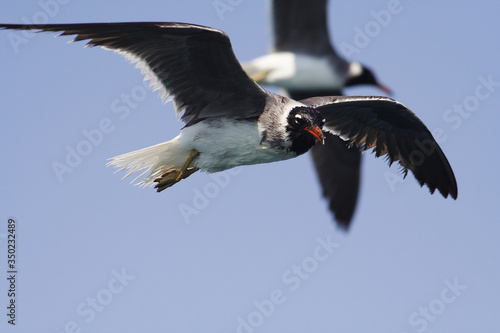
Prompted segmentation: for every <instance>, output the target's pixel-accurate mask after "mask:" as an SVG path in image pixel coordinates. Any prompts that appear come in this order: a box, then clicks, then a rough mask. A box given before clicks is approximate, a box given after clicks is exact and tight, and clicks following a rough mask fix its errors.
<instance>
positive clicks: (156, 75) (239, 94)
mask: <svg viewBox="0 0 500 333" xmlns="http://www.w3.org/2000/svg"><path fill="white" fill-rule="evenodd" d="M0 29H17V30H37V31H40V32H41V31H43V32H46V31H49V32H61V34H60V35H77V36H76V37H75V39H74V41H81V40H87V39H88V40H89V41H88V42H87V46H102V47H103V48H106V49H111V50H114V51H115V52H118V53H120V54H122V55H123V56H125V57H126V58H127V59H129V60H130V61H131V62H133V63H134V62H137V65H136V67H138V68H140V69H141V72H142V73H143V74H145V75H146V78H145V79H149V80H151V84H153V85H154V86H155V88H156V89H159V90H160V91H161V97H162V98H164V99H167V100H170V99H173V101H174V104H175V109H176V112H177V113H180V112H182V111H184V114H183V115H182V117H181V119H182V120H183V121H184V122H186V124H187V125H191V124H194V123H196V122H198V121H200V120H203V119H206V118H211V117H219V116H230V117H235V118H253V117H258V116H259V115H260V113H261V111H262V109H263V105H264V103H265V100H266V96H267V93H266V92H265V91H264V90H263V89H262V88H260V86H258V85H257V84H256V83H255V82H253V81H252V80H251V79H250V78H249V77H248V76H247V75H246V74H245V72H244V71H243V69H242V68H241V65H240V64H239V62H238V61H237V59H236V56H235V55H234V53H233V50H232V47H231V42H230V40H229V37H228V36H227V35H226V34H225V33H224V32H222V31H220V30H217V29H213V28H208V27H203V26H198V25H192V24H184V23H172V22H170V23H160V22H136V23H88V24H48V25H36V26H35V25H20V24H19V25H18V24H2V25H0Z"/></svg>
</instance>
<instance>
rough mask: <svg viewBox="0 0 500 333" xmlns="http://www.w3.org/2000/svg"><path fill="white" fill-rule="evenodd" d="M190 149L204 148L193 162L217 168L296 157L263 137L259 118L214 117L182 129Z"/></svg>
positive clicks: (206, 169) (207, 167) (196, 164)
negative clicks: (255, 119) (218, 118)
mask: <svg viewBox="0 0 500 333" xmlns="http://www.w3.org/2000/svg"><path fill="white" fill-rule="evenodd" d="M181 133H182V137H183V138H182V141H183V142H185V144H186V145H189V146H188V147H186V149H188V150H190V149H196V150H197V151H199V152H200V155H199V157H198V158H197V159H196V160H195V161H194V164H193V166H195V167H198V168H200V169H202V170H204V171H208V172H217V171H223V170H226V169H230V168H234V167H236V166H240V165H252V164H260V163H270V162H276V161H280V160H285V159H289V158H292V157H295V156H296V154H295V153H293V152H290V151H288V150H286V149H282V148H280V147H276V146H272V145H270V144H269V143H268V142H267V141H266V140H262V138H263V133H262V131H261V130H260V129H259V127H258V124H257V122H256V121H250V120H248V121H247V120H233V119H224V120H222V119H221V120H210V121H202V122H199V123H197V124H195V125H192V126H189V127H185V128H184V129H183V130H182V132H181Z"/></svg>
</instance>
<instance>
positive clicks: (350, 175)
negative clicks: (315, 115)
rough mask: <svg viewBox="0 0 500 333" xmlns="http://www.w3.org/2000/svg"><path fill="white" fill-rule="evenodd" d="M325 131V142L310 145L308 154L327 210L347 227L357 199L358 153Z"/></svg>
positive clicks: (359, 163)
mask: <svg viewBox="0 0 500 333" xmlns="http://www.w3.org/2000/svg"><path fill="white" fill-rule="evenodd" d="M325 134H326V135H325V144H323V145H320V144H317V145H314V146H313V147H312V148H311V156H312V159H313V162H314V166H315V168H316V173H317V174H318V178H319V181H320V183H321V187H322V189H323V196H324V197H325V198H327V199H328V201H329V207H330V211H332V212H333V213H334V215H335V220H336V221H337V223H338V225H340V226H341V227H342V228H344V229H348V228H349V225H350V223H351V220H352V216H353V214H354V210H355V208H356V202H357V199H358V192H359V178H360V165H361V152H360V151H359V149H357V148H356V147H351V148H349V147H347V145H348V143H347V142H346V141H344V140H342V139H341V138H339V137H338V136H334V135H332V134H330V133H325Z"/></svg>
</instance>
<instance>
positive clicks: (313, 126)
mask: <svg viewBox="0 0 500 333" xmlns="http://www.w3.org/2000/svg"><path fill="white" fill-rule="evenodd" d="M287 121H288V125H287V127H286V129H287V134H288V137H289V139H290V140H291V141H292V146H291V148H290V149H291V150H292V151H295V152H296V153H297V155H300V154H304V153H305V152H307V151H308V150H309V149H310V148H311V147H312V146H313V145H314V144H315V143H316V142H317V141H319V142H321V143H324V141H325V137H324V135H323V130H322V129H323V125H324V124H325V119H324V118H323V116H322V115H321V113H320V112H319V111H318V110H316V109H314V108H310V107H305V106H296V107H294V108H293V109H292V110H291V111H290V113H289V114H288V118H287Z"/></svg>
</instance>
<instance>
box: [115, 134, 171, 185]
mask: <svg viewBox="0 0 500 333" xmlns="http://www.w3.org/2000/svg"><path fill="white" fill-rule="evenodd" d="M172 145H173V140H172V141H168V142H164V143H160V144H157V145H155V146H151V147H147V148H144V149H140V150H136V151H133V152H130V153H126V154H123V155H119V156H115V157H113V158H110V162H108V163H107V164H106V166H114V167H117V168H118V170H116V171H115V173H116V172H119V171H122V170H125V169H128V171H127V174H126V175H125V176H123V178H122V179H124V178H127V177H129V176H130V175H132V174H133V173H136V172H138V171H141V170H144V169H145V171H143V172H142V173H141V174H139V176H137V177H135V178H134V179H133V180H132V181H131V183H134V182H136V181H137V180H138V179H139V178H141V177H142V176H144V175H145V174H147V173H148V172H151V173H150V174H149V175H148V176H147V177H145V178H144V179H142V180H141V181H140V182H138V183H136V184H135V185H140V186H147V185H152V184H153V181H154V180H155V179H157V178H159V177H161V176H162V175H163V174H164V173H166V172H168V171H171V170H175V169H179V166H178V165H177V163H176V162H175V159H174V161H172V162H173V163H168V157H169V155H170V154H168V153H167V152H169V149H171V148H172Z"/></svg>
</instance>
